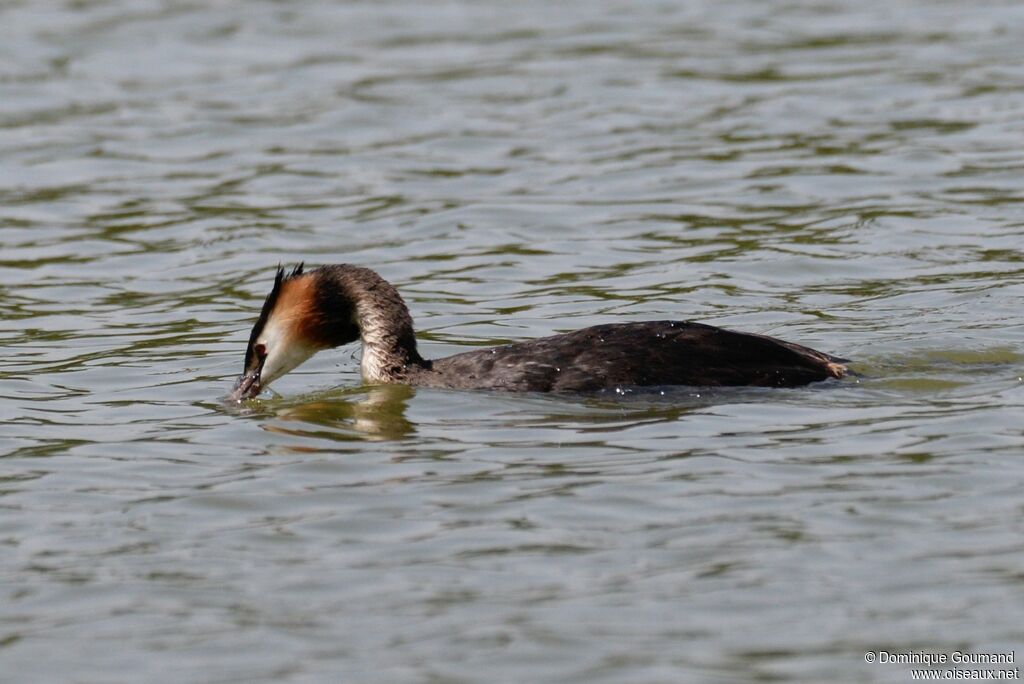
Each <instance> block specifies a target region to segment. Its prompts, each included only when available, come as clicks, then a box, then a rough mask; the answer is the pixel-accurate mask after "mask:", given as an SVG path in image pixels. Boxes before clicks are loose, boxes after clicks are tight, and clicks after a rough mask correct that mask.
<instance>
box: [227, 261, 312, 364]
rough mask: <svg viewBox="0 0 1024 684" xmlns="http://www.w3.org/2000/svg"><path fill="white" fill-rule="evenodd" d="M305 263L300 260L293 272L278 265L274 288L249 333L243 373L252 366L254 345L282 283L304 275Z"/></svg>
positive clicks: (279, 292)
mask: <svg viewBox="0 0 1024 684" xmlns="http://www.w3.org/2000/svg"><path fill="white" fill-rule="evenodd" d="M305 265H306V264H305V262H300V263H299V265H298V266H296V267H295V268H293V269H292V272H291V273H286V272H285V270H284V267H283V266H281V264H278V265H277V275H276V276H274V288H273V289H272V290H271V291H270V294H268V295H267V298H266V299H265V300H263V309H262V310H261V311H260V317H259V318H257V319H256V325H254V326H252V333H250V335H249V346H248V347H247V348H246V350H245V368H244V369H243V370H242V372H243V373H244V372H246V371H248V370H249V368H250V364H251V363H252V357H253V354H255V350H254V349H253V347H254V346H255V344H256V340H257V339H259V336H260V333H261V332H263V326H265V325H266V324H267V319H268V318H269V317H270V312H271V311H273V310H274V306H275V305H276V304H277V298H278V297H279V296H280V295H281V284H282V283H284V282H285V281H286V280H291V279H292V278H295V277H297V276H300V275H302V268H303V266H305Z"/></svg>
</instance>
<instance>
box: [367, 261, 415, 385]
mask: <svg viewBox="0 0 1024 684" xmlns="http://www.w3.org/2000/svg"><path fill="white" fill-rule="evenodd" d="M352 275H353V276H354V277H353V278H351V279H349V283H348V285H349V287H348V290H349V295H350V296H351V297H352V300H353V302H354V303H355V319H356V324H357V325H358V326H359V336H360V337H361V338H362V342H363V360H362V363H361V364H360V366H361V370H362V373H363V379H364V380H366V381H367V382H371V383H384V382H394V381H396V380H402V379H403V378H405V377H406V376H407V375H408V373H409V372H410V371H411V370H414V369H417V368H420V367H422V366H424V365H425V362H424V360H423V357H421V356H420V354H419V352H418V351H417V350H416V334H415V332H414V331H413V327H412V316H410V315H409V309H408V308H407V307H406V306H405V302H404V301H402V296H401V295H400V294H398V290H396V289H395V288H394V287H392V285H391V284H390V283H388V282H387V281H386V280H384V279H383V278H381V277H380V276H379V275H377V274H376V273H374V272H373V271H371V270H369V269H364V268H353V273H352Z"/></svg>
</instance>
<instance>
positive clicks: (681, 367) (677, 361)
mask: <svg viewBox="0 0 1024 684" xmlns="http://www.w3.org/2000/svg"><path fill="white" fill-rule="evenodd" d="M360 338H361V339H362V342H363V358H362V362H361V364H360V365H361V369H362V373H363V380H364V381H365V382H367V383H369V384H386V383H403V384H408V385H416V386H420V387H444V388H451V389H488V390H506V391H515V392H593V391H597V390H603V389H614V388H623V387H637V386H658V385H699V386H725V385H751V386H760V387H795V386H798V385H806V384H808V383H811V382H815V381H817V380H826V379H828V378H841V377H843V376H844V375H846V366H844V365H843V362H844V359H838V358H835V357H833V356H829V355H828V354H823V353H822V352H819V351H815V350H813V349H809V348H808V347H802V346H800V345H798V344H793V343H792V342H784V341H782V340H777V339H774V338H772V337H766V336H764V335H753V334H750V333H740V332H733V331H731V330H723V329H722V328H715V327H713V326H710V325H704V324H701V323H690V322H688V321H646V322H643V323H611V324H606V325H595V326H593V327H590V328H583V329H582V330H577V331H575V332H570V333H565V334H562V335H553V336H551V337H542V338H539V339H535V340H529V341H527V342H517V343H515V344H509V345H505V346H502V347H494V348H491V349H481V350H476V351H469V352H465V353H463V354H456V355H455V356H449V357H447V358H443V359H435V360H432V361H431V360H427V359H424V358H423V357H422V356H420V355H419V352H418V351H416V335H415V333H414V332H413V328H412V317H411V316H410V315H409V309H407V308H406V306H405V302H403V301H402V297H401V295H399V294H398V290H396V289H395V288H394V287H392V286H391V284H390V283H388V282H387V281H386V280H384V279H383V278H381V277H380V276H379V275H377V274H376V273H375V272H373V271H371V270H370V269H368V268H361V267H359V266H352V265H349V264H336V265H331V266H321V267H319V268H316V269H313V270H311V271H304V270H303V265H302V264H299V265H298V266H297V267H296V268H295V269H294V270H292V271H291V272H290V273H286V272H285V270H284V269H282V268H278V270H277V277H276V278H275V279H274V289H273V290H271V291H270V294H269V295H267V299H266V301H265V302H264V303H263V310H262V311H261V312H260V317H259V319H257V321H256V325H254V326H253V328H252V334H251V335H250V336H249V346H248V347H247V348H246V350H245V370H244V371H243V373H242V376H241V377H240V378H239V379H238V382H236V383H235V387H234V389H233V390H232V392H231V394H230V395H228V396H229V398H230V399H233V400H239V401H240V400H242V399H249V398H252V397H255V396H256V395H257V394H259V393H260V391H261V390H263V388H264V387H266V386H267V385H269V384H270V383H272V382H273V381H274V380H276V379H277V378H279V377H281V376H282V375H284V374H285V373H287V372H289V371H291V370H292V369H294V368H295V367H296V366H298V365H299V364H301V363H302V362H303V361H305V360H306V359H308V358H309V357H311V356H313V354H315V353H317V352H318V351H321V350H323V349H330V348H333V347H339V346H341V345H343V344H348V343H350V342H355V341H356V340H358V339H360Z"/></svg>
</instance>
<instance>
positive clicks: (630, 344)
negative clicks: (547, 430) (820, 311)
mask: <svg viewBox="0 0 1024 684" xmlns="http://www.w3.org/2000/svg"><path fill="white" fill-rule="evenodd" d="M839 361H840V360H839V359H836V358H833V357H831V356H828V355H826V354H822V353H821V352H817V351H815V350H813V349H809V348H807V347H802V346H800V345H798V344H792V343H790V342H783V341H782V340H776V339H773V338H771V337H764V336H762V335H752V334H748V333H738V332H733V331H731V330H724V329H722V328H715V327H713V326H710V325H703V324H701V323H689V322H680V321H648V322H643V323H613V324H608V325H597V326H594V327H591V328H584V329H582V330H577V331H575V332H571V333H566V334H564V335H554V336H552V337H542V338H539V339H536V340H530V341H528V342H519V343H516V344H510V345H507V346H504V347H495V348H493V349H484V350H479V351H471V352H466V353H464V354H456V355H455V356H449V357H446V358H443V359H438V360H435V361H428V362H425V364H424V366H422V367H416V366H413V367H410V368H409V372H408V375H407V377H406V379H405V381H406V382H408V383H409V384H412V385H420V386H427V387H449V388H453V389H491V390H508V391H520V392H522V391H527V392H592V391H597V390H602V389H615V388H621V387H630V386H633V387H637V386H657V385H696V386H734V385H750V386H757V387H795V386H799V385H806V384H808V383H810V382H815V381H818V380H826V379H828V378H836V377H842V375H843V374H844V372H845V368H844V367H843V366H842V365H841V364H840V363H839Z"/></svg>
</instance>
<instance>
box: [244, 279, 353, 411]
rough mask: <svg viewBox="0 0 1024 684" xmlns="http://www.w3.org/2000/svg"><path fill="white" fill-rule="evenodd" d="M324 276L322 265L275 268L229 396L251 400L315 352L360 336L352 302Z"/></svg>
mask: <svg viewBox="0 0 1024 684" xmlns="http://www.w3.org/2000/svg"><path fill="white" fill-rule="evenodd" d="M322 276H323V271H322V270H321V269H317V270H314V271H310V272H308V273H306V272H304V271H303V265H302V264H299V265H298V266H296V267H295V268H294V269H292V271H291V272H290V273H286V272H285V270H284V269H283V268H278V269H277V277H276V278H275V279H274V289H272V290H271V291H270V294H268V295H267V299H266V301H264V302H263V309H262V310H261V311H260V317H259V318H258V319H257V320H256V324H255V325H254V326H253V328H252V333H251V334H250V335H249V345H248V347H246V350H245V367H244V369H243V371H242V375H241V376H240V377H239V378H238V381H237V382H236V383H235V387H234V389H233V390H232V391H231V394H229V395H228V398H229V399H232V400H235V401H240V400H242V399H251V398H252V397H255V396H256V395H257V394H259V393H260V392H261V391H262V390H263V388H264V387H266V386H268V385H269V384H270V383H272V382H273V381H274V380H276V379H277V378H279V377H281V376H282V375H284V374H285V373H288V372H289V371H291V370H293V369H295V368H296V367H297V366H298V365H299V364H301V363H302V362H304V361H305V360H306V359H308V358H309V357H311V356H313V354H316V353H317V352H318V351H320V350H322V349H329V348H331V347H337V346H339V345H342V344H348V343H349V342H355V341H356V340H358V339H359V326H358V325H357V323H356V320H355V310H354V307H353V303H352V302H351V301H350V300H349V299H347V298H345V297H343V296H339V293H338V292H337V290H336V288H333V287H329V285H330V284H327V283H324V282H323V277H322Z"/></svg>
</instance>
